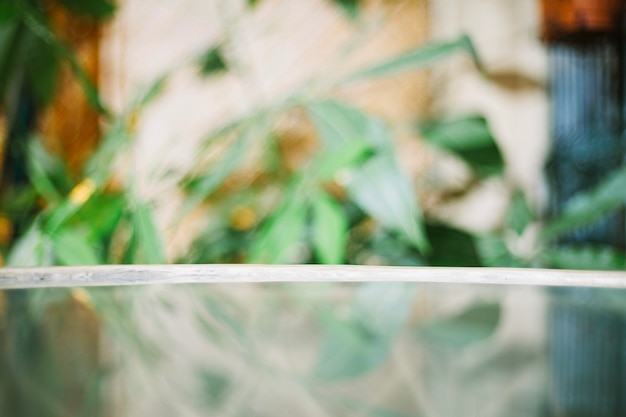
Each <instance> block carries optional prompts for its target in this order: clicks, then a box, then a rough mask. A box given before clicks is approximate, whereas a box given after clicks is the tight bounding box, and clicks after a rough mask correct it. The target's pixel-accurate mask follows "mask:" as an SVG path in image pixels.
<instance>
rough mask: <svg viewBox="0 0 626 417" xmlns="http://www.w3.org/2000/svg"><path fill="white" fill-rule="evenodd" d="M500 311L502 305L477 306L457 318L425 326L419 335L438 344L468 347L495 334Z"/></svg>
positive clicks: (439, 320)
mask: <svg viewBox="0 0 626 417" xmlns="http://www.w3.org/2000/svg"><path fill="white" fill-rule="evenodd" d="M500 310H501V308H500V304H495V303H489V304H487V303H485V304H475V305H472V306H471V307H470V308H468V309H467V310H465V311H463V312H462V313H461V314H459V315H457V316H454V317H447V318H443V319H437V320H433V321H431V322H428V323H426V324H424V325H423V326H421V327H420V329H419V334H420V336H422V337H424V338H426V339H428V340H430V341H431V342H433V343H436V344H440V345H449V346H452V347H460V348H462V347H466V346H469V345H471V344H473V343H476V342H480V341H482V340H485V339H487V338H488V337H490V336H491V335H492V334H493V333H494V331H495V330H496V327H497V326H498V322H499V321H500Z"/></svg>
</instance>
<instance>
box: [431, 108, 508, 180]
mask: <svg viewBox="0 0 626 417" xmlns="http://www.w3.org/2000/svg"><path fill="white" fill-rule="evenodd" d="M420 133H421V134H422V135H423V137H424V139H425V140H426V141H428V142H430V143H432V144H433V145H435V146H438V147H440V148H442V149H445V150H447V151H449V152H452V153H454V154H455V155H457V156H458V157H459V158H461V159H462V160H464V161H465V162H467V163H468V164H469V165H470V166H471V167H472V169H474V171H475V172H476V173H477V174H478V175H479V176H481V177H482V176H490V175H499V174H501V173H502V171H503V169H504V159H503V157H502V154H501V152H500V149H499V148H498V145H497V143H496V141H495V140H494V138H493V135H492V134H491V130H490V129H489V126H488V125H487V121H486V120H485V118H483V117H474V116H471V117H464V118H459V119H453V120H438V121H431V122H427V123H422V124H421V125H420Z"/></svg>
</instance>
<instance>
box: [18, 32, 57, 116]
mask: <svg viewBox="0 0 626 417" xmlns="http://www.w3.org/2000/svg"><path fill="white" fill-rule="evenodd" d="M22 47H23V48H24V51H25V56H24V69H25V74H26V79H27V81H28V85H29V87H30V88H32V91H33V92H34V93H35V97H36V98H37V101H38V103H39V105H41V106H45V105H46V104H48V103H50V101H51V100H52V98H53V96H54V92H55V90H56V85H57V79H58V76H59V59H58V56H57V54H56V52H55V49H54V48H53V47H52V46H50V44H48V43H46V42H44V41H43V40H42V39H41V38H39V37H37V36H36V35H35V34H34V33H32V32H31V31H27V32H26V33H25V34H24V39H23V44H22Z"/></svg>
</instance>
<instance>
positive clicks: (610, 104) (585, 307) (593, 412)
mask: <svg viewBox="0 0 626 417" xmlns="http://www.w3.org/2000/svg"><path fill="white" fill-rule="evenodd" d="M623 9H624V4H623V1H620V0H543V2H542V11H543V37H544V39H545V40H546V41H547V42H548V53H549V63H550V74H549V76H550V95H551V99H552V107H551V113H552V114H551V134H552V139H553V147H552V150H553V151H552V156H551V160H550V163H549V166H548V176H549V181H550V183H551V186H552V189H551V191H552V201H551V211H552V214H557V213H558V212H559V211H560V210H561V208H562V207H563V205H564V204H565V203H566V202H567V201H568V200H569V198H570V197H572V195H574V194H575V193H576V192H578V191H581V190H584V189H587V188H589V187H592V186H594V185H596V184H597V183H598V182H600V181H601V180H602V179H603V178H605V177H606V176H607V175H608V174H609V173H610V172H611V171H613V170H614V169H616V168H618V167H620V166H621V165H622V163H623V157H624V145H623V135H622V130H623V119H624V118H623V114H622V107H623V95H624V91H623V74H624V65H623V55H624V54H623V52H624V51H623V45H622V38H621V36H622V34H621V32H622V20H623ZM563 241H564V242H568V243H599V244H608V245H611V246H613V247H616V248H621V249H623V248H624V243H625V242H624V216H623V213H619V214H617V215H611V216H607V217H605V218H603V219H601V220H600V221H598V222H596V223H595V224H594V225H592V226H590V227H588V228H585V229H583V230H579V231H577V232H575V233H572V234H571V235H569V236H567V237H566V238H565V239H563ZM559 293H560V295H561V297H567V298H568V299H569V300H570V302H569V303H567V305H563V304H560V303H553V305H552V306H551V309H550V313H549V319H548V320H549V323H548V327H549V346H548V347H549V359H550V365H551V371H552V387H551V388H552V390H551V408H552V413H553V415H556V416H595V417H618V416H623V415H624V412H626V407H625V406H626V395H625V394H626V393H625V392H624V383H625V382H626V380H625V376H626V375H625V372H624V370H623V369H622V368H623V365H622V362H623V350H624V348H626V344H625V343H624V342H625V335H626V332H625V330H626V325H625V323H624V319H623V318H622V317H621V316H619V315H615V314H612V313H609V312H606V311H603V310H602V305H600V304H599V303H598V302H597V300H594V296H593V294H592V293H591V292H590V291H589V290H587V289H584V288H573V289H564V290H559Z"/></svg>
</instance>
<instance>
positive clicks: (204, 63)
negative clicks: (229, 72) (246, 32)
mask: <svg viewBox="0 0 626 417" xmlns="http://www.w3.org/2000/svg"><path fill="white" fill-rule="evenodd" d="M199 64H200V73H201V74H202V75H203V76H205V77H206V76H208V75H211V74H215V73H217V72H221V71H225V70H226V69H227V66H226V60H225V59H224V55H223V53H222V48H221V46H212V47H211V48H209V49H208V50H207V51H206V52H205V53H204V55H202V57H200V60H199Z"/></svg>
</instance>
